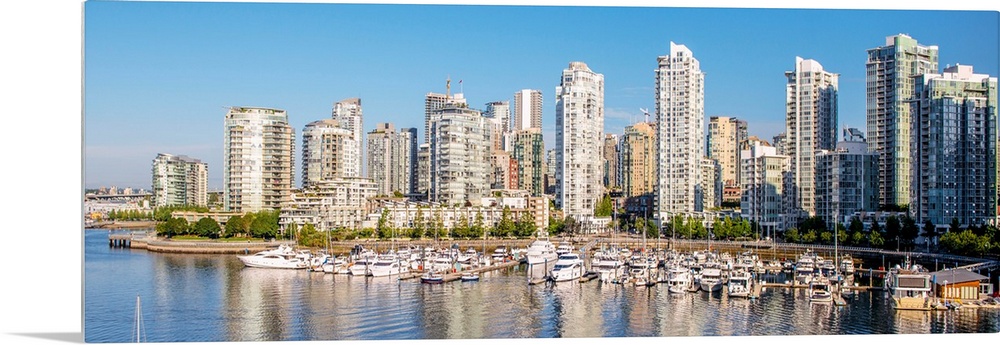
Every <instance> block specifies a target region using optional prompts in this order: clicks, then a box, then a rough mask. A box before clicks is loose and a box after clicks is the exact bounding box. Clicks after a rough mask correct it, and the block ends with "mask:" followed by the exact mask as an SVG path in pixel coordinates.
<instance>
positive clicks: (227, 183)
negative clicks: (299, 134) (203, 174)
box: [222, 107, 295, 212]
mask: <svg viewBox="0 0 1000 345" xmlns="http://www.w3.org/2000/svg"><path fill="white" fill-rule="evenodd" d="M224 138H225V139H224V153H225V155H224V156H225V157H224V159H223V161H224V163H225V167H224V170H223V175H222V176H223V192H224V193H223V205H225V209H226V211H228V212H257V211H260V210H263V209H277V208H280V207H281V206H282V205H283V204H285V203H287V202H289V201H290V200H291V191H292V186H293V179H294V177H295V172H294V169H295V163H294V162H295V129H293V128H292V126H290V125H289V124H288V114H287V113H286V112H285V111H284V110H280V109H271V108H252V107H231V108H229V111H228V112H227V113H226V119H225V127H224Z"/></svg>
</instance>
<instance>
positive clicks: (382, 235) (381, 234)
mask: <svg viewBox="0 0 1000 345" xmlns="http://www.w3.org/2000/svg"><path fill="white" fill-rule="evenodd" d="M392 231H393V226H392V215H391V214H389V209H388V208H383V209H382V215H381V216H379V218H378V223H377V225H376V226H375V234H376V235H377V236H378V238H379V239H383V240H384V239H387V238H389V237H392Z"/></svg>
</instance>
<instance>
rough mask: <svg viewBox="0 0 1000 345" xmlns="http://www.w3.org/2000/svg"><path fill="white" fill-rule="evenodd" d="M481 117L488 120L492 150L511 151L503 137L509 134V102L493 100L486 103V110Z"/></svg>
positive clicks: (507, 136)
mask: <svg viewBox="0 0 1000 345" xmlns="http://www.w3.org/2000/svg"><path fill="white" fill-rule="evenodd" d="M483 117H485V118H486V119H487V121H489V126H490V145H491V147H492V150H494V151H495V150H503V151H511V149H512V148H511V147H509V146H510V145H507V143H506V142H505V139H507V138H509V137H510V135H509V133H510V129H509V128H510V102H508V101H495V102H489V103H486V110H485V111H484V112H483Z"/></svg>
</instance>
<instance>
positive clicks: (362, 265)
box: [350, 256, 376, 277]
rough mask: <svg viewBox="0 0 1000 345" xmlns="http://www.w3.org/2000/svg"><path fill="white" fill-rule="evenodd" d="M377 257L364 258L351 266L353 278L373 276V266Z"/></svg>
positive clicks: (355, 261)
mask: <svg viewBox="0 0 1000 345" xmlns="http://www.w3.org/2000/svg"><path fill="white" fill-rule="evenodd" d="M375 260H376V259H375V257H372V256H362V257H360V258H358V259H357V260H354V263H352V264H351V267H350V270H351V275H352V276H362V277H363V276H368V275H371V266H372V264H374V263H375Z"/></svg>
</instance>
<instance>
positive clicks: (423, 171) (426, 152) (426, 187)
mask: <svg viewBox="0 0 1000 345" xmlns="http://www.w3.org/2000/svg"><path fill="white" fill-rule="evenodd" d="M430 190H431V144H420V148H418V149H417V190H415V191H414V194H419V195H422V196H423V198H425V199H426V198H427V197H428V195H429V193H430Z"/></svg>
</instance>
